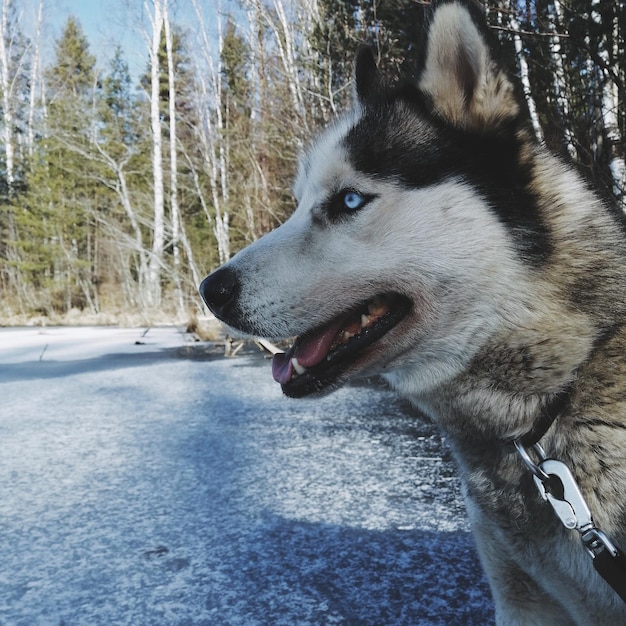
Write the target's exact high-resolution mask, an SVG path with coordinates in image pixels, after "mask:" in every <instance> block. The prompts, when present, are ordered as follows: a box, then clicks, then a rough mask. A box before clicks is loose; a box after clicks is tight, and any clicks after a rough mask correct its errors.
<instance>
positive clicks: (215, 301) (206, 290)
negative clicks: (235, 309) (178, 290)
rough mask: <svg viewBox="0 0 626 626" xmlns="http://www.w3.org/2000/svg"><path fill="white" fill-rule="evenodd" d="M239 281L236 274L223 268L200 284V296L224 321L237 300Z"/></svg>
mask: <svg viewBox="0 0 626 626" xmlns="http://www.w3.org/2000/svg"><path fill="white" fill-rule="evenodd" d="M238 291H239V281H238V280H237V275H236V274H235V272H234V271H233V270H231V269H229V268H225V267H223V268H222V269H219V270H216V271H215V272H213V273H212V274H209V275H208V276H207V277H206V278H205V279H204V280H203V281H202V283H201V284H200V295H201V296H202V299H203V300H204V301H205V302H206V305H207V306H208V307H209V309H211V311H213V313H215V316H216V317H218V318H220V319H224V318H226V317H228V312H229V310H230V309H231V307H232V306H233V304H234V303H235V300H236V299H237V293H238Z"/></svg>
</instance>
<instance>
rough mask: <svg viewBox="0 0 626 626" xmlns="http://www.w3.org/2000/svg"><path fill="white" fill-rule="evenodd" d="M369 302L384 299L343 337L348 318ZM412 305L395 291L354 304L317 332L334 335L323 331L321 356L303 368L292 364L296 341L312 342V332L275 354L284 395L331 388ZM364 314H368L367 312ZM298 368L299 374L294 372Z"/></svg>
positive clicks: (276, 376) (347, 325) (300, 394)
mask: <svg viewBox="0 0 626 626" xmlns="http://www.w3.org/2000/svg"><path fill="white" fill-rule="evenodd" d="M372 302H374V303H380V302H384V305H385V306H384V307H382V308H381V309H379V310H378V312H377V313H374V314H373V315H372V319H373V321H372V320H368V319H365V320H364V321H362V322H361V324H362V325H363V326H362V327H361V328H360V330H359V331H358V332H356V333H352V332H350V331H348V332H347V335H346V337H342V335H343V330H342V329H344V328H347V327H348V328H349V327H350V326H351V325H352V324H351V321H350V320H351V318H354V317H355V316H358V312H359V311H361V310H362V309H365V310H366V311H367V310H368V309H367V307H368V305H369V307H370V311H371V307H372ZM374 306H375V307H376V306H380V304H374ZM411 307H412V303H411V301H410V300H409V299H408V298H406V297H405V296H402V295H400V294H397V293H389V294H384V295H381V296H378V297H377V298H375V299H374V300H371V301H369V302H365V303H364V304H362V305H360V306H359V307H355V309H354V310H353V311H352V313H347V314H346V315H344V316H342V317H341V318H338V319H336V320H335V321H334V322H330V323H329V324H328V325H327V326H326V327H323V328H322V329H321V330H320V331H319V332H320V333H321V334H322V335H323V334H324V330H325V329H330V334H333V335H334V334H335V333H336V334H337V337H335V340H334V341H332V342H330V341H329V339H328V337H329V336H330V334H329V333H328V332H326V339H324V340H323V341H322V340H320V342H321V343H323V349H324V350H326V352H325V353H324V354H323V356H322V358H321V359H320V355H319V354H318V355H317V356H316V359H314V360H315V361H316V362H315V364H313V365H312V366H310V367H309V366H307V367H306V368H303V367H301V365H300V363H298V362H296V363H293V361H294V360H295V358H296V356H295V355H296V354H297V345H298V341H300V342H301V343H306V341H311V337H313V338H315V331H312V332H310V333H306V334H305V335H304V339H299V340H297V341H296V344H294V346H293V347H292V348H291V349H290V350H289V351H288V352H287V353H286V354H284V355H277V356H275V357H274V362H273V364H272V369H273V374H274V378H275V379H276V380H277V381H278V382H280V383H281V386H282V389H283V392H284V393H285V395H288V396H291V397H302V396H306V395H310V394H313V393H321V392H324V391H326V390H329V389H332V387H333V385H336V383H337V382H338V379H339V378H340V377H341V376H342V374H344V373H345V371H346V369H347V368H348V367H349V366H350V365H351V364H352V363H353V362H354V361H356V360H357V359H358V358H359V357H360V356H361V355H362V353H363V351H364V350H365V349H366V348H367V347H369V346H371V345H373V344H374V343H376V342H377V341H378V340H379V339H381V338H382V337H383V336H384V335H386V334H387V333H388V332H389V331H390V330H392V329H393V328H394V327H395V326H396V325H397V324H398V323H399V322H400V321H401V320H402V319H403V318H404V317H405V316H406V315H407V313H408V312H409V310H410V309H411ZM375 310H376V309H375ZM367 317H369V316H367V315H366V318H367ZM338 338H339V341H338ZM331 344H332V345H331ZM318 359H319V360H318ZM297 370H300V372H301V373H297ZM303 370H304V371H303Z"/></svg>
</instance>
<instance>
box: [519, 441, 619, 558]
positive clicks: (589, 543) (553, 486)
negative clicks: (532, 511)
mask: <svg viewBox="0 0 626 626" xmlns="http://www.w3.org/2000/svg"><path fill="white" fill-rule="evenodd" d="M515 447H516V448H517V451H518V453H519V455H520V457H521V458H522V460H523V461H524V464H525V465H526V467H527V468H528V469H529V470H530V471H531V472H532V474H533V480H534V481H535V485H536V486H537V489H538V491H539V494H540V495H541V497H542V498H543V499H544V500H546V501H547V502H549V503H550V505H551V506H552V508H553V509H554V512H555V513H556V515H557V517H558V518H559V519H560V520H561V523H562V524H563V526H565V528H568V529H570V530H574V529H575V530H577V531H578V532H579V533H580V535H581V539H582V542H583V544H584V546H585V548H587V550H588V552H589V553H590V555H591V556H592V557H594V558H595V556H596V555H597V554H598V553H599V552H601V551H602V550H603V549H607V550H608V551H609V553H610V554H611V555H612V556H616V555H617V548H616V547H615V546H614V545H613V543H612V542H611V540H610V539H609V538H608V537H607V536H606V535H605V534H604V533H603V532H602V531H601V530H599V529H598V528H596V526H595V524H594V523H593V517H592V516H591V511H590V510H589V507H588V506H587V503H586V502H585V499H584V497H583V494H582V493H581V491H580V488H579V487H578V484H577V483H576V480H575V479H574V476H573V475H572V473H571V472H570V470H569V468H568V467H567V465H565V463H563V462H562V461H557V460H556V459H548V458H547V457H546V454H545V452H544V451H543V448H542V447H541V446H540V445H539V444H535V445H534V446H532V448H533V450H534V451H535V453H536V454H537V456H538V457H539V463H535V462H534V461H533V460H532V458H531V456H530V454H529V453H528V450H527V449H526V448H525V447H524V446H523V445H522V444H521V443H520V442H519V441H516V442H515Z"/></svg>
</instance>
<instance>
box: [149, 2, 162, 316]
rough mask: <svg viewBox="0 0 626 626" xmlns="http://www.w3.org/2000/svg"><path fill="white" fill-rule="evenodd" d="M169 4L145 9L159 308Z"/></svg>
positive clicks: (152, 297)
mask: <svg viewBox="0 0 626 626" xmlns="http://www.w3.org/2000/svg"><path fill="white" fill-rule="evenodd" d="M166 3H167V0H153V2H152V10H151V7H150V5H149V4H148V2H147V1H146V2H145V3H144V8H145V11H146V13H147V14H148V16H149V19H150V25H151V29H152V33H151V35H152V37H151V40H150V49H149V57H150V126H151V129H152V180H153V194H154V195H153V200H154V207H153V209H154V213H153V216H154V221H153V227H152V253H151V256H150V262H149V264H148V276H147V290H148V291H147V293H148V297H149V303H150V304H151V305H152V306H153V307H155V308H158V307H159V306H160V305H161V270H162V267H163V250H164V245H165V188H164V182H163V137H162V131H161V111H160V93H159V91H160V90H159V87H160V70H161V67H160V59H159V51H160V47H161V37H162V32H163V20H164V7H165V5H166Z"/></svg>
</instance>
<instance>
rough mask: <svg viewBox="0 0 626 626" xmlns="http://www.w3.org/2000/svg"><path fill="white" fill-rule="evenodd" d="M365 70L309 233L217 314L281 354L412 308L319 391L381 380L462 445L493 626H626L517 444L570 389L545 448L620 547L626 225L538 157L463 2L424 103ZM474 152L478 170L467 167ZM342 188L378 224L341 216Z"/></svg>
mask: <svg viewBox="0 0 626 626" xmlns="http://www.w3.org/2000/svg"><path fill="white" fill-rule="evenodd" d="M366 63H368V65H365V66H364V69H363V70H362V72H361V76H362V78H361V79H360V80H361V81H362V82H361V84H360V85H357V90H356V93H357V95H358V102H357V104H356V106H355V110H354V111H353V112H352V113H351V114H349V115H347V116H346V117H345V118H343V119H342V120H339V121H338V122H337V123H336V124H334V125H333V126H332V127H331V128H329V129H328V130H327V131H326V132H325V133H323V134H322V135H321V136H320V138H319V139H318V141H317V142H316V143H315V144H314V145H313V146H312V147H311V148H310V150H309V151H308V153H307V155H306V156H305V157H304V158H303V160H302V165H301V169H300V175H299V177H298V179H297V182H296V185H295V193H296V196H297V199H298V202H299V204H298V208H297V210H296V212H295V213H294V215H293V216H292V217H291V218H290V219H289V220H288V221H287V222H286V223H285V224H284V225H283V226H281V227H280V228H278V229H277V230H276V231H274V232H272V233H270V234H269V235H267V236H266V237H264V238H262V239H260V240H259V241H258V242H256V243H254V244H253V245H252V246H250V247H248V248H247V249H245V250H243V251H242V252H240V253H239V254H238V255H236V256H235V257H234V258H233V259H232V260H231V261H230V262H229V263H228V264H227V265H226V266H225V268H222V269H221V270H219V271H218V272H217V273H216V274H214V275H212V276H210V277H209V278H207V279H206V281H205V283H204V284H203V287H202V291H203V294H204V296H205V298H206V300H207V302H208V303H209V304H210V305H211V306H212V307H213V308H214V309H215V310H216V312H217V314H218V316H220V317H221V318H222V319H224V320H225V321H226V322H227V323H230V324H232V325H233V326H235V327H237V328H239V329H240V330H243V331H245V332H248V333H251V334H256V335H264V336H268V337H278V336H281V337H285V336H293V335H300V334H303V333H310V332H311V330H310V329H324V327H325V326H324V325H325V324H327V323H328V322H329V320H331V319H333V318H337V316H341V315H342V313H343V312H344V311H347V310H350V309H351V308H352V307H354V306H355V305H356V304H358V303H359V302H363V301H365V300H368V299H370V298H372V297H374V296H375V295H376V294H379V293H390V292H393V293H397V294H400V295H401V296H402V297H405V298H408V299H410V301H411V303H412V307H411V310H410V312H409V313H408V314H407V315H406V316H405V317H404V318H403V319H402V320H400V321H399V322H398V323H397V324H396V325H395V326H394V327H393V328H391V329H390V330H389V331H388V332H387V333H386V334H385V335H384V336H383V337H382V338H380V339H378V340H377V341H376V342H374V343H372V344H371V345H370V346H368V347H366V348H364V349H363V350H361V351H360V352H359V353H357V354H356V355H355V356H354V358H353V359H352V360H351V361H350V362H349V363H346V364H344V365H342V369H341V372H339V373H336V372H333V379H332V381H331V382H328V381H322V380H320V381H318V383H319V384H318V385H317V387H315V390H317V389H320V390H322V387H323V390H329V389H331V388H332V387H333V386H336V385H338V384H341V383H342V382H343V381H344V380H346V379H348V378H350V377H353V376H356V375H362V374H368V373H372V372H381V373H382V374H383V375H384V377H385V378H386V379H387V380H388V381H389V383H390V384H391V385H392V386H393V387H394V388H395V389H397V391H398V392H399V393H400V394H402V395H403V396H404V397H406V398H408V399H409V400H411V401H412V402H413V403H414V404H415V405H416V406H417V407H419V408H420V409H421V410H423V411H424V412H425V413H427V414H428V415H429V416H430V417H431V418H432V419H434V420H435V421H436V422H437V423H438V424H439V425H440V426H441V428H442V429H443V430H444V431H445V432H446V433H447V434H448V436H449V438H450V440H451V442H452V445H453V448H454V452H455V456H456V458H457V461H458V465H459V468H460V471H461V476H462V480H463V485H464V490H465V496H466V500H467V508H468V512H469V515H470V518H471V520H472V525H473V530H474V533H475V537H476V542H477V545H478V548H479V551H480V553H481V558H482V563H483V565H484V568H485V571H486V572H487V576H488V578H489V581H490V584H491V587H492V590H493V595H494V599H495V603H496V612H497V621H498V623H499V624H502V625H506V626H513V625H515V624H519V625H522V624H523V625H529V624H541V625H549V624H577V625H580V626H583V625H584V626H589V625H592V624H598V625H600V624H601V625H602V626H607V625H612V624H614V625H618V624H619V625H623V624H626V606H625V605H624V603H623V602H622V601H621V600H620V599H619V597H618V596H617V595H616V594H615V593H614V592H613V591H612V590H611V589H610V588H609V587H608V586H607V585H606V583H605V582H604V581H602V580H601V579H600V578H599V576H598V574H597V573H596V572H595V571H594V569H593V567H592V562H591V559H590V558H589V556H588V555H587V553H586V552H585V550H584V549H583V547H582V545H581V542H580V540H579V538H578V536H577V533H576V532H575V531H568V530H565V529H564V528H563V527H562V526H561V525H560V523H559V521H558V520H557V518H556V517H555V516H554V514H553V513H552V510H551V509H550V507H549V506H548V505H547V504H546V503H545V502H543V501H542V500H541V499H540V497H539V496H538V494H537V491H536V489H535V487H534V485H533V483H532V479H531V476H530V475H529V473H528V472H527V470H526V469H525V468H524V466H523V465H522V463H521V461H520V459H519V458H518V457H517V455H516V454H515V453H513V452H511V451H510V447H508V446H507V445H506V444H505V443H504V442H505V441H509V440H510V439H512V438H514V437H517V436H521V435H523V434H524V433H527V432H529V431H530V430H531V429H532V427H533V425H534V423H535V420H536V419H537V417H538V415H539V413H540V410H541V407H542V406H543V405H545V404H546V403H549V402H550V400H551V398H553V397H554V395H555V394H557V393H559V392H560V391H561V390H563V389H564V388H566V387H567V386H571V389H572V391H571V396H570V400H569V402H568V404H567V407H566V409H565V411H564V412H563V413H562V414H561V415H560V416H559V418H558V419H557V421H556V423H555V424H554V425H553V426H552V428H551V429H550V430H549V432H548V434H547V435H546V436H545V437H544V439H543V440H542V445H543V446H544V447H545V449H546V450H547V452H548V454H549V455H550V456H551V457H553V458H558V459H561V460H562V461H564V462H566V463H567V464H568V465H569V467H570V468H571V470H572V472H573V473H574V475H575V477H576V479H577V480H578V483H579V485H580V487H581V489H582V491H583V494H584V496H585V498H586V499H587V502H588V504H589V506H590V508H591V510H592V512H593V515H594V518H595V520H596V523H597V525H598V526H599V527H600V528H602V529H603V530H604V531H605V532H606V533H607V534H608V535H609V536H611V538H612V539H613V540H614V541H615V542H616V543H617V544H618V545H621V546H622V547H626V498H625V495H624V493H625V492H626V330H625V320H626V238H625V236H624V232H623V228H622V224H621V223H620V219H619V216H617V215H616V214H614V213H613V212H611V210H609V209H608V208H607V207H606V206H605V205H604V204H603V203H602V202H601V201H600V200H599V199H598V198H597V197H596V196H595V195H594V194H593V193H592V192H591V191H590V190H589V189H587V187H586V185H585V184H584V183H583V181H582V180H581V179H580V178H579V177H578V175H577V174H576V173H574V172H573V171H572V169H571V168H569V167H567V166H565V165H563V164H562V163H561V162H560V161H559V160H557V159H556V158H554V157H553V156H551V155H550V154H548V153H547V152H546V151H545V149H544V148H543V147H541V146H539V145H537V144H536V143H535V142H534V141H533V139H532V138H531V137H530V135H529V133H528V131H527V130H526V128H525V126H524V124H523V123H522V122H521V120H520V106H519V105H518V103H517V101H516V100H515V97H514V90H513V88H512V85H511V84H510V83H509V81H508V79H507V78H506V76H505V75H504V73H503V72H502V70H500V69H499V68H498V66H497V65H496V64H495V62H494V61H493V59H492V56H491V54H490V52H489V48H488V46H487V45H486V44H485V42H484V39H483V37H482V34H481V31H480V29H479V28H477V27H476V26H475V23H474V18H473V17H472V15H471V13H470V12H468V11H467V10H466V8H464V7H463V5H461V4H460V3H456V2H455V3H447V4H442V5H441V6H440V7H439V8H438V9H437V10H436V11H435V13H434V17H433V20H432V24H431V27H430V35H429V39H428V47H427V55H426V61H425V67H424V68H423V71H422V73H421V75H420V81H419V85H417V86H412V87H407V89H406V90H405V91H404V92H399V91H393V89H392V88H388V89H386V88H385V87H384V85H383V84H382V83H381V81H380V80H379V79H378V78H377V77H376V76H375V75H374V73H373V72H374V70H373V68H372V66H371V64H369V61H367V59H366ZM358 76H359V73H358V71H357V77H358ZM372 85H375V87H376V93H372V92H371V89H372V87H371V86H372ZM376 120H377V121H376ZM390 120H393V124H391V123H389V122H390ZM381 128H384V129H385V130H384V134H385V137H386V140H385V141H382V140H381V132H382V131H381ZM372 137H377V141H376V142H375V143H373V144H371V145H370V144H368V141H369V142H371V138H372ZM481 138H482V139H481ZM459 141H461V143H463V142H464V141H466V142H467V143H466V144H463V145H464V146H465V147H464V148H459V147H458V145H456V144H458V142H459ZM481 141H482V142H483V143H480V142H481ZM455 142H456V144H455ZM472 142H474V144H472ZM472 145H476V150H477V152H476V153H475V154H476V157H475V160H476V161H481V159H482V161H481V162H482V165H480V163H479V165H478V166H477V165H476V164H473V163H472V159H469V158H467V151H469V154H470V155H471V154H472V153H471V150H470V147H471V146H472ZM402 146H404V147H402ZM468 146H470V147H468ZM503 146H504V148H503ZM401 148H402V149H401ZM503 149H504V150H506V155H507V158H508V159H510V164H509V165H507V166H506V167H504V169H502V170H497V171H493V170H490V169H489V168H493V167H499V164H498V163H499V161H500V160H501V159H500V158H499V153H498V155H497V156H498V158H493V156H494V155H493V153H492V152H489V151H491V150H503ZM463 150H465V151H466V152H463ZM483 154H484V155H486V156H484V157H483V156H481V155H483ZM492 163H493V164H495V165H492ZM377 167H378V168H379V169H378V171H375V169H376V168H377ZM478 167H483V170H479V169H477V168H478ZM345 189H354V190H358V191H359V193H361V194H363V195H364V196H366V197H367V198H368V202H367V205H366V206H364V208H363V209H361V210H359V211H358V212H355V213H348V212H345V214H344V213H341V211H340V210H339V209H340V208H341V206H339V209H337V208H336V206H337V202H339V201H340V200H341V197H342V196H341V194H342V190H345ZM507 189H508V190H509V191H510V193H507ZM338 199H339V200H338ZM225 285H226V286H227V287H225ZM233 286H236V288H234V287H233ZM216 294H221V295H220V299H219V303H218V304H216V302H217V297H218V296H217V295H216ZM224 294H226V295H224ZM226 296H227V297H226ZM319 332H321V331H319ZM311 376H312V375H311ZM294 378H297V377H295V375H294ZM329 380H330V379H329ZM290 382H291V381H290ZM284 388H285V389H288V388H289V384H287V385H286V386H285V387H284Z"/></svg>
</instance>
